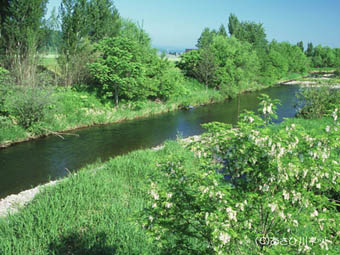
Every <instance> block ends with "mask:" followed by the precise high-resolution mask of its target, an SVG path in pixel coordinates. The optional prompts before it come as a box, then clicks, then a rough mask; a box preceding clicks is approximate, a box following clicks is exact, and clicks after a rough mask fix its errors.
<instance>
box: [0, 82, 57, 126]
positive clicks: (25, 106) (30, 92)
mask: <svg viewBox="0 0 340 255" xmlns="http://www.w3.org/2000/svg"><path fill="white" fill-rule="evenodd" d="M51 93H52V91H51V90H50V89H46V88H45V89H41V88H40V87H36V86H25V87H21V86H20V87H16V88H15V89H12V90H11V91H10V92H9V93H8V95H7V96H6V99H5V102H4V107H5V109H6V111H7V112H8V114H9V115H10V116H12V117H14V118H15V121H16V122H17V123H18V124H19V125H21V126H22V127H23V128H25V129H27V128H30V127H31V126H32V125H33V124H34V123H37V122H40V121H41V120H43V119H44V117H45V116H46V113H47V109H48V107H49V106H50V105H51V104H53V100H52V98H51Z"/></svg>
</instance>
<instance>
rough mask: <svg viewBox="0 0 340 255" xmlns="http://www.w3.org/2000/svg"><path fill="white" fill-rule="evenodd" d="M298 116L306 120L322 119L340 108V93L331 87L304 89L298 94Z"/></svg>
mask: <svg viewBox="0 0 340 255" xmlns="http://www.w3.org/2000/svg"><path fill="white" fill-rule="evenodd" d="M297 96H298V99H299V104H298V105H297V108H298V114H297V115H298V116H299V117H303V118H306V119H314V118H322V117H323V116H325V115H328V114H330V111H331V110H332V109H334V108H335V107H338V108H340V91H339V90H338V89H334V88H332V86H329V85H322V86H320V87H318V88H303V89H301V90H300V91H299V93H298V94H297Z"/></svg>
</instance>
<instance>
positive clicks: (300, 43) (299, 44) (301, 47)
mask: <svg viewBox="0 0 340 255" xmlns="http://www.w3.org/2000/svg"><path fill="white" fill-rule="evenodd" d="M296 46H298V47H299V48H300V49H301V50H302V52H305V48H304V47H303V41H300V42H298V43H297V44H296Z"/></svg>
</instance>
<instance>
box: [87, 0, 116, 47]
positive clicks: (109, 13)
mask: <svg viewBox="0 0 340 255" xmlns="http://www.w3.org/2000/svg"><path fill="white" fill-rule="evenodd" d="M87 10H88V14H87V15H88V21H87V22H88V26H89V31H88V32H89V37H90V39H91V41H99V40H100V39H103V38H104V37H112V36H116V35H117V34H118V32H119V27H120V18H119V13H118V11H117V9H116V8H115V6H114V4H113V1H112V0H91V1H90V2H89V6H88V8H87Z"/></svg>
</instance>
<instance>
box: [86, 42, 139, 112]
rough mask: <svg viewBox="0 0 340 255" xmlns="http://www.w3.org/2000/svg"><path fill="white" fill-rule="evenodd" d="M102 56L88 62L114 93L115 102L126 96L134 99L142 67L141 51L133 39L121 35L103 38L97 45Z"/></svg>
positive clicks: (112, 93) (98, 78)
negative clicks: (91, 62) (93, 61)
mask: <svg viewBox="0 0 340 255" xmlns="http://www.w3.org/2000/svg"><path fill="white" fill-rule="evenodd" d="M97 47H98V50H99V52H101V57H100V58H98V59H97V61H96V62H95V63H93V64H91V65H90V70H91V73H92V74H93V76H94V77H95V78H96V79H97V80H98V81H99V82H100V84H101V85H102V86H103V87H104V88H105V90H106V93H107V96H109V97H110V96H114V102H115V105H116V106H118V103H119V98H120V97H121V96H125V97H126V98H128V99H133V97H134V94H135V93H133V92H134V91H136V90H137V91H138V87H141V86H143V84H144V82H143V80H145V70H144V67H143V64H142V61H143V59H142V54H141V51H140V50H139V47H138V44H137V42H136V41H133V40H130V39H128V38H124V37H120V36H119V37H114V38H105V39H103V40H102V41H100V42H99V44H98V45H97Z"/></svg>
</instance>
